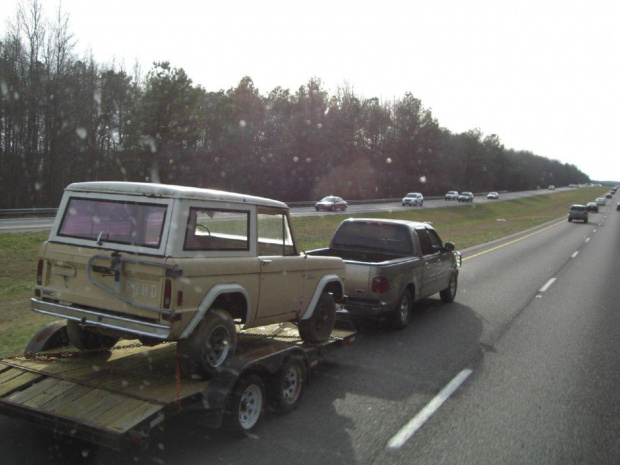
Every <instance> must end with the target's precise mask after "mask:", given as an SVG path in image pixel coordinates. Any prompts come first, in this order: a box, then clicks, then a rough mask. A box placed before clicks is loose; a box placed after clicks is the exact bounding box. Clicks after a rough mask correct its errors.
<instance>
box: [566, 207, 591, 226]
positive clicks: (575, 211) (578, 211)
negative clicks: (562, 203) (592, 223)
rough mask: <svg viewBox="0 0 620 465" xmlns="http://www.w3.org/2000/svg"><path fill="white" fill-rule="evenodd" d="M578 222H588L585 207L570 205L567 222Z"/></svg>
mask: <svg viewBox="0 0 620 465" xmlns="http://www.w3.org/2000/svg"><path fill="white" fill-rule="evenodd" d="M573 220H579V221H583V222H584V223H587V222H588V210H587V209H586V207H585V205H572V206H571V207H570V210H569V211H568V221H573Z"/></svg>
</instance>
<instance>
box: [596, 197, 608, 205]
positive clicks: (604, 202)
mask: <svg viewBox="0 0 620 465" xmlns="http://www.w3.org/2000/svg"><path fill="white" fill-rule="evenodd" d="M606 203H607V200H605V198H604V197H599V198H598V199H596V204H597V205H598V206H599V207H604V206H605V204H606Z"/></svg>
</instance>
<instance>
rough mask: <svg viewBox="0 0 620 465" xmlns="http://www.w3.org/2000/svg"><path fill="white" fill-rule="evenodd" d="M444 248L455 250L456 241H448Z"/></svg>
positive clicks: (449, 250) (450, 250)
mask: <svg viewBox="0 0 620 465" xmlns="http://www.w3.org/2000/svg"><path fill="white" fill-rule="evenodd" d="M443 248H444V250H447V251H448V252H452V251H453V250H454V243H453V242H446V243H445V245H444V246H443Z"/></svg>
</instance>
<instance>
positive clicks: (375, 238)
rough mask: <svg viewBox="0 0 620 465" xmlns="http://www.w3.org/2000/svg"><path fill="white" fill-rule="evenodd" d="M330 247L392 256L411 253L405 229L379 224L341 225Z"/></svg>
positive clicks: (411, 248) (408, 236) (354, 223)
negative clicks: (392, 254)
mask: <svg viewBox="0 0 620 465" xmlns="http://www.w3.org/2000/svg"><path fill="white" fill-rule="evenodd" d="M331 247H332V248H335V249H357V250H372V251H377V252H388V253H394V254H411V253H413V242H412V240H411V234H410V233H409V229H408V228H407V227H404V226H402V225H398V224H389V223H380V222H356V221H352V222H350V223H342V224H341V225H340V226H339V227H338V230H337V231H336V234H335V235H334V237H333V239H332V243H331Z"/></svg>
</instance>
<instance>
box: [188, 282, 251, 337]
mask: <svg viewBox="0 0 620 465" xmlns="http://www.w3.org/2000/svg"><path fill="white" fill-rule="evenodd" d="M234 293H240V294H242V295H243V297H245V301H246V302H247V308H246V315H247V313H248V312H249V309H250V296H249V294H248V293H247V291H246V290H245V289H244V288H243V286H241V285H240V284H236V283H230V284H216V285H215V286H213V287H212V288H211V289H209V292H207V295H206V296H205V297H204V299H202V302H200V305H199V306H198V311H197V312H196V314H195V315H194V317H193V318H192V321H190V322H189V324H188V325H187V326H186V327H185V329H184V330H183V333H181V337H180V338H179V339H184V338H186V337H188V336H189V335H190V334H192V332H193V331H194V329H196V326H198V323H200V321H201V320H202V318H203V317H204V316H205V315H206V314H207V311H208V310H209V309H210V308H211V306H212V305H213V302H215V300H216V299H217V298H218V297H219V296H221V295H222V294H234Z"/></svg>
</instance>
